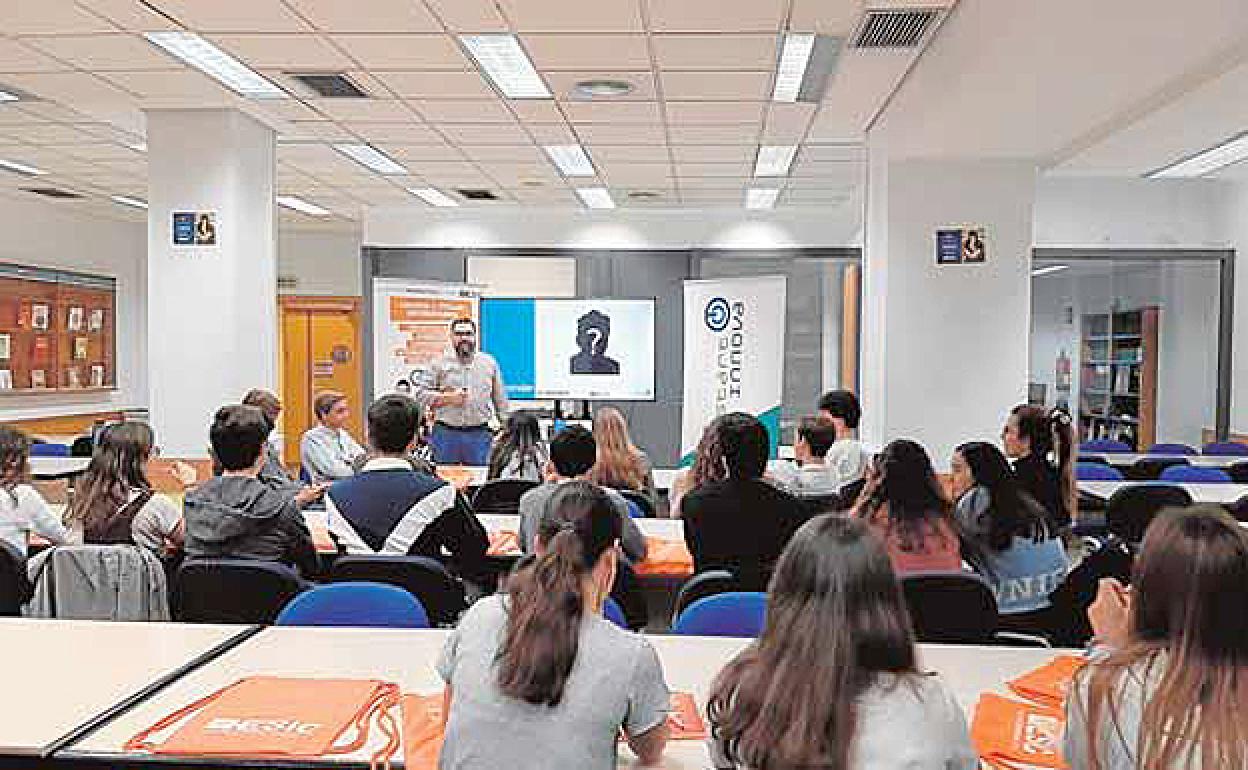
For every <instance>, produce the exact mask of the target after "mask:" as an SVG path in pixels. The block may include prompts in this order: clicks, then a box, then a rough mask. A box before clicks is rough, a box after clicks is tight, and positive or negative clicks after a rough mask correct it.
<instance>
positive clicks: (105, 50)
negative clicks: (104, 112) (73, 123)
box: [24, 34, 176, 72]
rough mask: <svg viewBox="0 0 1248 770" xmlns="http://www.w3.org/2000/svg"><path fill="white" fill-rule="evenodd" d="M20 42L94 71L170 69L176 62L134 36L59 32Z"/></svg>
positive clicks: (78, 66)
mask: <svg viewBox="0 0 1248 770" xmlns="http://www.w3.org/2000/svg"><path fill="white" fill-rule="evenodd" d="M24 42H25V43H26V44H28V45H30V46H32V47H34V48H37V49H39V50H40V51H42V52H44V53H46V54H48V55H49V56H55V57H56V58H58V59H60V60H62V61H64V62H68V63H69V64H72V65H74V66H75V67H77V68H79V69H84V70H92V71H95V72H106V71H109V70H161V69H170V68H171V67H172V66H174V62H175V61H176V60H174V59H171V58H170V57H169V56H168V55H167V54H165V53H163V52H162V51H161V50H160V49H159V48H157V47H156V46H154V45H152V44H151V43H149V42H147V41H146V40H144V39H143V38H141V37H137V36H135V35H126V34H116V35H61V36H57V37H30V38H26V39H25V40H24Z"/></svg>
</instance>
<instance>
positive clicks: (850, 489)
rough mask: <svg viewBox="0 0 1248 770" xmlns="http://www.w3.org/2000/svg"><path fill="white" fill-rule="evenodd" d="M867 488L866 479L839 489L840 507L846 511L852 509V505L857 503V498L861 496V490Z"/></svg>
mask: <svg viewBox="0 0 1248 770" xmlns="http://www.w3.org/2000/svg"><path fill="white" fill-rule="evenodd" d="M866 486H867V480H866V479H858V480H857V481H851V482H849V483H848V484H845V485H844V486H842V487H841V505H842V506H843V510H846V511H848V510H849V509H850V508H853V507H854V503H856V502H858V498H859V497H861V496H862V490H863V489H865V488H866Z"/></svg>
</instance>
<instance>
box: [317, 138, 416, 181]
mask: <svg viewBox="0 0 1248 770" xmlns="http://www.w3.org/2000/svg"><path fill="white" fill-rule="evenodd" d="M334 149H335V150H337V151H338V152H340V153H342V154H343V155H346V156H347V157H348V158H350V159H351V160H353V161H355V162H356V163H359V164H360V165H361V166H365V167H367V168H370V169H372V170H373V171H376V172H377V173H378V174H406V173H407V168H405V167H404V166H403V165H402V164H400V163H398V162H397V161H395V160H394V159H393V158H391V157H390V156H389V155H386V154H385V153H384V152H382V151H381V150H378V149H377V148H375V147H371V146H369V145H367V144H335V145H334Z"/></svg>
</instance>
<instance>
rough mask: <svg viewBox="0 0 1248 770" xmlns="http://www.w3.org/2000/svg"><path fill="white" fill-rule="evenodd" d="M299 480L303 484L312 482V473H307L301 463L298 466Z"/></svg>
mask: <svg viewBox="0 0 1248 770" xmlns="http://www.w3.org/2000/svg"><path fill="white" fill-rule="evenodd" d="M299 480H300V481H302V482H303V483H304V484H311V483H312V474H311V473H308V469H307V468H305V467H303V466H302V465H300V466H299Z"/></svg>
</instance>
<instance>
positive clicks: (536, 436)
mask: <svg viewBox="0 0 1248 770" xmlns="http://www.w3.org/2000/svg"><path fill="white" fill-rule="evenodd" d="M548 459H549V458H548V457H547V455H546V448H545V447H544V446H542V430H541V425H540V424H539V423H538V421H537V416H536V415H534V414H533V413H532V412H526V411H523V410H521V411H517V412H512V413H511V414H510V415H508V417H507V421H506V422H505V423H503V430H502V432H501V433H500V434H499V435H498V437H497V438H496V439H494V446H493V447H492V448H491V449H490V462H489V468H488V470H487V473H486V478H487V479H490V480H492V479H520V480H522V481H542V478H543V475H544V474H545V472H546V461H547V460H548Z"/></svg>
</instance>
